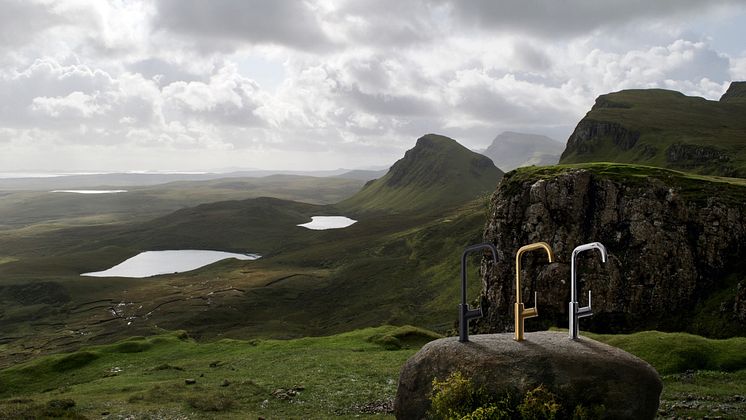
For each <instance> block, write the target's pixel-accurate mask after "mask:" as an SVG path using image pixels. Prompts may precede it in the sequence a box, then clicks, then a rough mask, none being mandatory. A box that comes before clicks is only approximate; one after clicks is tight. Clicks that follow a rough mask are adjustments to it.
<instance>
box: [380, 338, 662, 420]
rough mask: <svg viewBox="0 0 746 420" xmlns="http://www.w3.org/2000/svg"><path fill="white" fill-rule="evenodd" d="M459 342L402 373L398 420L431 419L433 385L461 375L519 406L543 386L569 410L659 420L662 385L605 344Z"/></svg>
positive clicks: (426, 350)
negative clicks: (597, 408)
mask: <svg viewBox="0 0 746 420" xmlns="http://www.w3.org/2000/svg"><path fill="white" fill-rule="evenodd" d="M470 339H471V341H470V342H467V343H460V342H458V339H457V338H456V337H449V338H443V339H440V340H436V341H432V342H430V343H428V344H427V345H425V346H424V347H423V348H422V349H421V350H420V351H419V352H417V354H415V355H414V356H412V357H411V358H410V359H409V360H408V361H407V362H406V363H405V364H404V366H403V367H402V370H401V374H400V376H399V387H398V389H397V392H396V400H395V402H394V412H395V414H396V418H397V419H422V418H428V410H429V409H430V405H431V404H430V394H431V389H432V383H433V379H438V380H443V379H445V378H447V377H448V376H449V375H450V374H451V373H453V372H461V374H462V375H463V376H464V377H465V378H469V379H470V380H471V381H472V382H473V383H474V385H475V388H482V387H484V388H483V389H484V390H485V391H486V392H487V393H489V394H492V395H499V396H503V395H505V394H506V393H507V394H510V395H512V396H513V397H514V401H515V400H518V401H520V398H521V397H522V396H523V395H525V394H526V392H528V391H530V390H532V389H534V388H536V387H537V386H539V385H544V386H545V387H546V388H547V389H548V390H549V391H551V392H552V393H554V394H555V395H557V396H558V401H560V402H561V404H562V405H563V406H564V407H567V408H570V410H572V407H575V406H577V405H583V406H585V407H593V406H599V405H603V406H604V407H605V410H604V412H603V418H609V419H652V418H654V417H655V414H656V411H657V409H658V401H659V397H660V393H661V390H662V388H663V384H662V383H661V380H660V378H659V377H658V373H657V372H656V371H655V369H653V368H652V367H651V366H650V365H649V364H647V363H646V362H644V361H642V360H640V359H638V358H637V357H635V356H632V355H631V354H629V353H627V352H625V351H623V350H620V349H618V348H615V347H611V346H608V345H606V344H602V343H599V342H597V341H594V340H591V339H588V338H584V337H581V338H580V339H578V340H576V341H575V340H570V339H569V338H567V335H566V334H561V333H552V332H537V333H529V334H526V340H525V341H522V342H517V341H514V340H513V335H512V334H491V335H474V336H471V338H470Z"/></svg>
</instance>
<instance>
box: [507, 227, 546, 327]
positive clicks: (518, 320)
mask: <svg viewBox="0 0 746 420" xmlns="http://www.w3.org/2000/svg"><path fill="white" fill-rule="evenodd" d="M537 249H543V250H544V251H546V253H547V257H548V258H549V262H550V263H551V262H554V253H553V252H552V248H550V247H549V244H548V243H546V242H536V243H533V244H529V245H524V246H522V247H520V248H519V249H518V252H516V254H515V307H514V316H515V340H516V341H523V321H524V320H525V319H526V318H533V317H535V316H539V310H538V304H537V298H538V294H537V293H536V292H534V307H533V308H528V309H526V308H525V305H524V304H523V302H522V301H521V256H522V255H523V253H525V252H529V251H533V250H537Z"/></svg>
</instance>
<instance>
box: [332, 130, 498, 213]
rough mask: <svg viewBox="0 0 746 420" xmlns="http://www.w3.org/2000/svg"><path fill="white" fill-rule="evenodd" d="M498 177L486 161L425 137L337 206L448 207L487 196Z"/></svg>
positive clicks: (447, 142) (395, 209) (451, 142)
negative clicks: (383, 173) (379, 176)
mask: <svg viewBox="0 0 746 420" xmlns="http://www.w3.org/2000/svg"><path fill="white" fill-rule="evenodd" d="M502 175H503V172H502V171H501V170H500V169H498V168H497V167H496V166H495V165H494V164H493V163H492V161H491V160H490V159H489V158H487V157H485V156H483V155H480V154H479V153H475V152H472V151H471V150H469V149H467V148H465V147H464V146H462V145H461V144H459V143H458V142H457V141H456V140H453V139H451V138H448V137H445V136H440V135H437V134H427V135H424V136H422V137H420V138H419V139H418V140H417V143H416V144H415V146H414V147H413V148H412V149H409V150H407V152H406V153H405V154H404V157H402V158H401V159H399V160H398V161H397V162H396V163H394V164H393V165H392V166H391V168H390V169H389V171H388V172H387V173H386V175H384V176H383V177H381V178H378V179H376V180H372V181H369V182H367V183H366V184H365V186H363V188H362V189H361V190H360V192H358V193H357V194H355V195H354V196H352V197H350V198H348V199H346V200H344V201H342V202H340V203H338V204H337V206H338V207H340V208H342V209H348V210H350V211H353V212H354V211H363V212H365V211H387V212H417V211H425V212H427V211H428V209H433V208H437V209H438V210H441V209H444V208H452V207H456V206H458V205H461V204H464V203H466V202H469V201H471V200H473V199H475V198H477V197H478V196H479V195H480V194H484V193H487V192H488V191H492V190H493V189H494V188H495V186H496V185H497V182H498V181H499V180H500V178H501V177H502Z"/></svg>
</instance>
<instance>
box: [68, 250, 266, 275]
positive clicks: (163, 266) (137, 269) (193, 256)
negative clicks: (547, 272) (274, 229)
mask: <svg viewBox="0 0 746 420" xmlns="http://www.w3.org/2000/svg"><path fill="white" fill-rule="evenodd" d="M227 258H235V259H238V260H255V259H257V258H259V255H256V254H236V253H232V252H223V251H203V250H197V249H186V250H173V251H145V252H141V253H139V254H137V255H135V256H134V257H132V258H130V259H128V260H125V261H124V262H122V263H121V264H118V265H115V266H114V267H111V268H110V269H108V270H104V271H96V272H92V273H83V274H81V276H89V277H133V278H143V277H150V276H157V275H159V274H173V273H183V272H185V271H191V270H196V269H198V268H200V267H204V266H206V265H209V264H212V263H214V262H217V261H220V260H224V259H227Z"/></svg>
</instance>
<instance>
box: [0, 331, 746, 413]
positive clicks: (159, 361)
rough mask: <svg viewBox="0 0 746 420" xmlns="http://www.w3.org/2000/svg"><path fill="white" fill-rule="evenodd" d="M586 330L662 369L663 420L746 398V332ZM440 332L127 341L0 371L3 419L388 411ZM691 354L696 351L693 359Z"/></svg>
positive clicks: (728, 409)
mask: <svg viewBox="0 0 746 420" xmlns="http://www.w3.org/2000/svg"><path fill="white" fill-rule="evenodd" d="M583 335H584V336H588V337H590V338H594V339H596V340H599V341H602V342H606V343H607V344H610V345H614V346H618V347H620V348H622V349H624V350H626V351H628V352H630V353H632V354H634V355H636V356H638V357H640V358H642V359H643V360H646V361H647V362H649V363H651V364H652V365H653V366H654V367H655V368H656V369H657V370H658V371H659V372H661V373H662V379H663V382H664V389H663V394H662V396H661V409H662V410H663V412H664V413H666V417H670V416H672V415H677V416H699V417H701V416H703V415H712V414H716V413H717V412H715V411H713V410H715V409H718V410H720V413H721V414H722V415H725V416H726V418H731V417H732V416H733V415H735V414H737V413H739V412H742V410H744V409H746V401H744V400H743V399H742V398H741V397H739V396H743V395H744V394H746V360H744V358H745V357H746V356H744V355H743V349H744V348H745V347H744V345H745V344H744V343H745V342H746V338H737V339H729V340H709V339H705V338H703V337H697V336H693V335H689V334H679V333H661V332H657V331H648V332H642V333H636V334H630V335H596V334H587V333H584V334H583ZM438 337H439V336H438V335H437V334H435V333H433V332H431V331H427V330H423V329H420V328H417V327H412V326H400V327H397V326H382V327H375V328H365V329H360V330H355V331H351V332H347V333H343V334H338V335H334V336H327V337H307V338H301V339H294V340H259V339H252V340H245V341H244V340H231V339H222V340H217V341H212V342H197V341H195V340H193V339H192V338H190V337H189V336H187V335H186V333H184V332H171V333H165V334H160V335H156V336H150V337H131V338H129V339H126V340H123V341H119V342H117V343H113V344H109V345H102V346H93V347H87V348H83V349H80V350H78V351H76V352H72V353H64V354H56V355H49V356H41V357H38V358H35V359H34V360H31V361H28V362H25V363H22V364H17V365H15V366H13V367H10V368H6V369H3V370H0V418H7V417H17V415H18V414H19V413H36V414H38V413H40V412H42V411H43V410H48V409H49V402H50V401H55V402H54V403H52V405H60V404H64V401H70V400H72V401H73V402H74V403H75V406H74V407H73V408H71V409H68V410H65V411H64V412H66V413H68V414H69V415H72V414H76V415H82V416H86V417H89V418H96V417H99V416H100V414H101V413H102V412H107V413H109V414H110V415H111V416H127V415H134V416H137V417H140V416H146V415H151V416H152V415H160V416H162V417H169V418H174V417H178V416H185V415H189V416H190V417H192V418H212V417H214V416H216V415H219V416H220V417H221V418H236V419H238V418H247V417H257V416H263V417H265V418H330V417H335V418H336V417H339V418H353V417H358V416H360V417H369V416H378V417H391V414H389V413H386V412H380V411H379V412H374V413H371V412H370V411H369V409H368V408H369V407H372V406H388V407H390V403H391V401H392V399H393V397H394V395H395V393H396V386H397V383H398V375H399V369H400V368H401V366H402V364H403V363H404V362H405V361H406V360H407V359H408V358H409V357H411V356H412V355H413V354H414V353H415V352H416V351H417V350H418V349H419V348H420V347H421V346H422V345H424V344H425V343H427V342H428V341H431V340H433V339H436V338H438ZM693 353H697V354H699V355H698V356H696V357H690V355H691V354H693ZM702 360H707V361H708V362H707V363H705V364H704V365H703V364H702ZM705 369H715V370H705ZM720 369H722V370H725V371H720ZM186 379H194V380H195V381H196V383H195V384H191V385H189V384H187V383H186V382H185V380H186ZM383 403H385V404H383ZM383 411H385V410H383ZM729 415H730V416H731V417H728V416H729Z"/></svg>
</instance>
